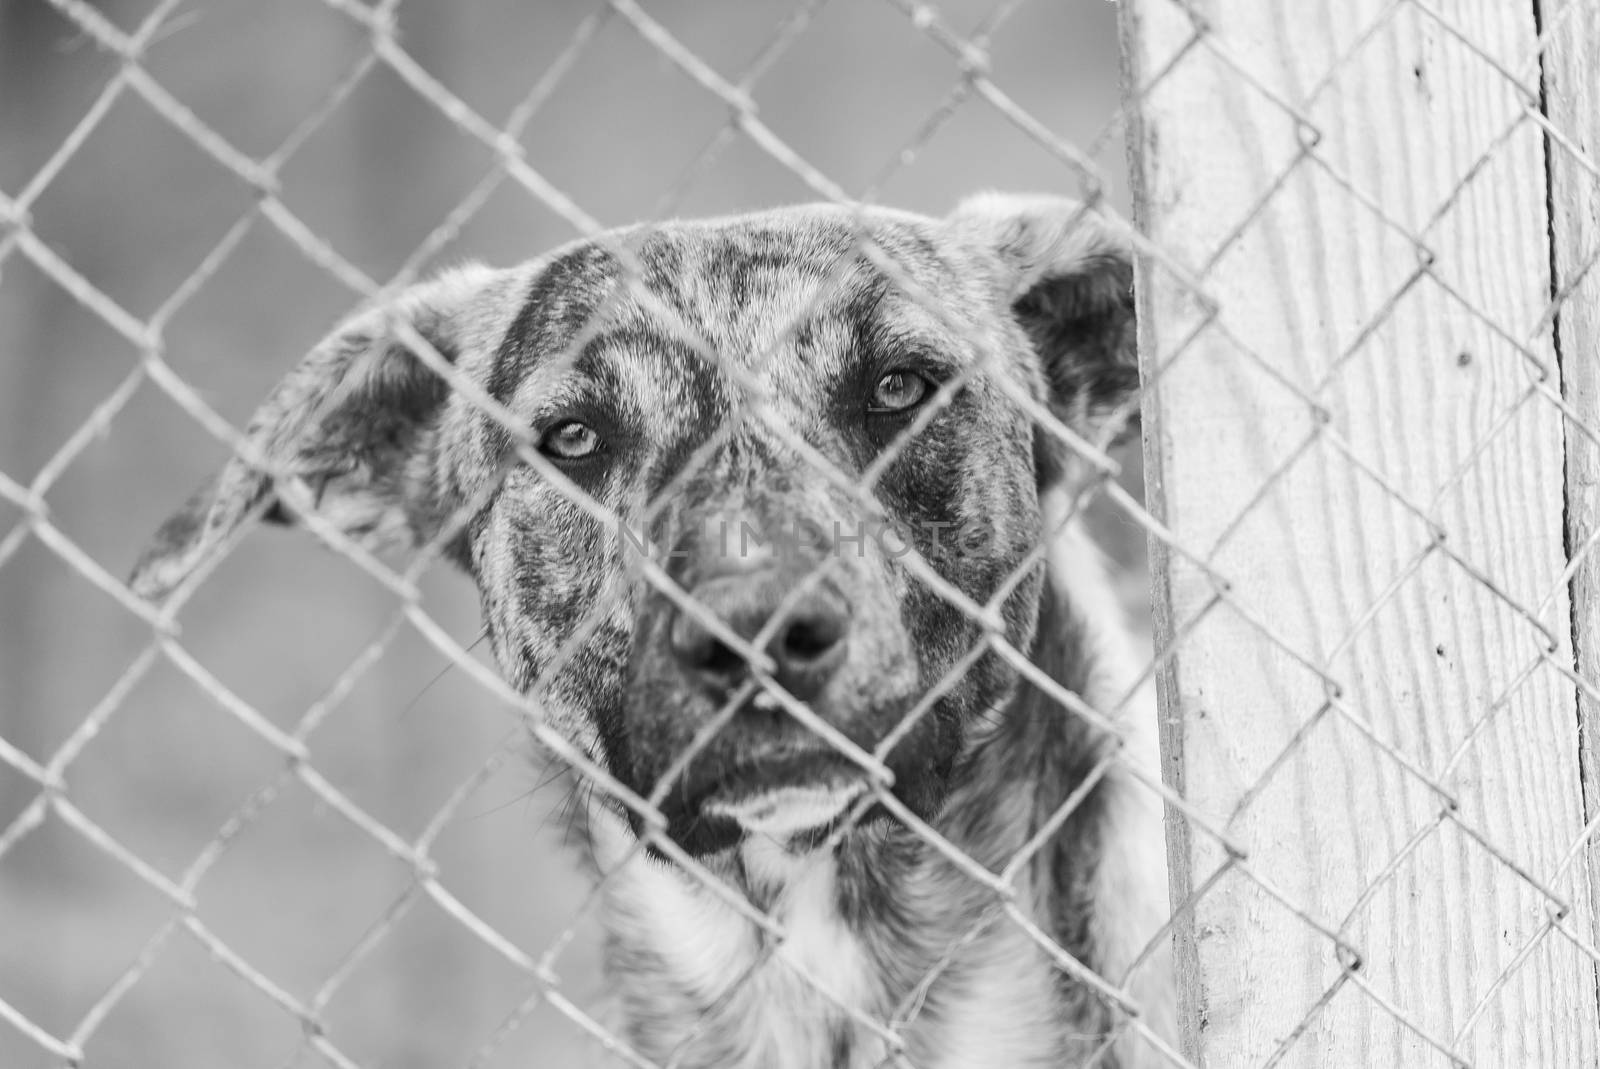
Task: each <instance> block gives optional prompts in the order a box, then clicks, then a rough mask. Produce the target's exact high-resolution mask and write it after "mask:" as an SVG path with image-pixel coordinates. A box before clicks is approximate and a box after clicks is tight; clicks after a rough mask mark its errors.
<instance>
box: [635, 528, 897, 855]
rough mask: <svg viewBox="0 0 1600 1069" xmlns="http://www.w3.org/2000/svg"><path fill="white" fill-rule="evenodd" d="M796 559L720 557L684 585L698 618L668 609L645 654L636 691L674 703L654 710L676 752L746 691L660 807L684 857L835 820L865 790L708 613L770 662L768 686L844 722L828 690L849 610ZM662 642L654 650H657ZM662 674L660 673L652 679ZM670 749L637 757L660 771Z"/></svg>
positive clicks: (847, 643) (833, 686)
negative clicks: (668, 722)
mask: <svg viewBox="0 0 1600 1069" xmlns="http://www.w3.org/2000/svg"><path fill="white" fill-rule="evenodd" d="M811 571H812V569H811V567H809V566H808V565H807V563H806V562H804V561H789V560H785V559H783V558H781V557H771V556H769V557H763V558H759V559H756V560H749V559H745V558H726V559H721V560H717V561H715V562H714V565H713V566H712V567H711V568H709V569H703V570H702V571H701V572H700V574H699V575H698V576H697V577H696V578H697V581H696V582H695V583H694V584H693V585H692V586H691V587H690V588H689V591H688V593H689V595H690V597H691V598H692V599H693V601H694V604H695V606H696V610H697V611H691V610H689V609H687V608H685V607H682V606H672V607H671V608H670V619H669V621H668V622H667V624H666V626H665V627H663V628H659V629H657V630H656V631H655V635H656V637H655V640H654V641H655V643H656V645H657V647H658V648H657V649H654V650H649V651H644V652H645V654H646V657H647V660H648V664H649V669H648V674H649V675H652V676H654V677H656V678H654V679H653V680H650V681H649V682H650V683H651V684H653V685H650V686H647V687H646V688H645V691H646V692H647V693H650V694H653V695H657V696H661V697H663V698H666V704H667V705H669V706H672V707H675V708H667V709H656V710H652V711H651V715H654V716H658V717H659V716H667V717H671V718H672V719H673V720H674V721H675V727H676V729H677V730H675V731H673V732H670V734H671V735H674V736H676V739H677V740H678V741H679V742H680V745H679V752H681V750H682V748H684V747H686V746H688V745H690V742H689V740H690V738H691V737H692V736H693V735H694V733H695V729H697V728H698V727H700V726H703V725H704V724H705V723H706V722H708V721H709V720H710V718H711V717H713V716H715V715H716V713H717V712H718V711H719V710H723V709H725V708H726V706H727V703H728V702H730V701H733V700H736V699H738V697H739V695H740V693H741V691H749V693H746V694H745V696H744V697H743V698H742V700H740V704H739V707H738V708H737V709H735V710H734V711H733V714H732V718H731V720H729V722H728V723H726V724H725V725H723V727H722V728H721V729H720V730H719V731H718V732H717V733H716V734H715V735H714V736H713V737H712V738H710V739H709V740H706V741H705V742H704V748H703V749H702V750H700V751H699V752H698V753H696V754H695V756H694V757H693V758H692V759H691V760H690V761H689V763H688V765H687V766H686V767H685V769H684V770H683V772H682V774H681V775H679V776H678V777H677V779H676V781H675V782H674V783H672V784H671V785H670V786H669V789H668V791H667V793H666V795H665V797H664V798H663V800H662V803H661V809H662V812H663V814H664V815H665V816H666V817H667V820H668V834H669V835H671V837H672V838H673V839H675V840H676V841H677V842H678V843H679V844H680V845H682V846H683V847H684V848H685V849H687V850H689V851H691V852H693V853H707V852H710V851H713V850H717V849H720V848H722V847H725V846H728V845H731V844H732V843H734V842H736V841H738V839H739V838H741V837H742V836H743V835H745V834H764V835H769V836H772V837H774V838H778V839H783V840H788V839H792V838H794V837H796V836H800V835H803V834H805V833H808V832H817V831H819V830H823V829H826V828H828V827H829V826H831V825H832V824H834V823H835V822H836V821H838V820H839V818H841V817H842V816H843V815H844V814H845V812H846V811H847V810H848V809H849V806H850V804H851V803H852V802H853V801H854V800H855V799H856V798H858V797H859V796H860V795H861V794H862V793H863V792H864V791H865V790H866V779H865V776H864V774H863V773H862V771H861V769H860V768H859V767H857V766H856V765H854V764H853V763H852V762H850V761H849V760H848V759H846V758H845V757H844V756H843V755H841V754H839V753H838V752H837V751H836V750H835V749H834V748H833V747H832V745H831V744H829V743H828V742H827V741H825V740H823V739H822V738H819V737H818V736H817V735H816V734H815V733H814V732H812V731H811V730H810V729H808V728H807V727H805V726H804V725H803V724H801V723H799V722H798V721H797V720H796V719H795V718H794V717H793V716H792V715H791V714H790V713H789V712H788V711H787V710H786V709H785V708H784V707H783V702H782V701H781V700H780V698H779V697H778V696H777V695H775V694H774V693H772V692H771V691H769V690H768V689H766V686H765V685H764V684H757V685H756V686H754V687H753V688H752V687H751V684H752V683H753V682H754V681H755V679H756V673H755V671H754V669H753V667H752V665H751V664H750V663H749V661H748V660H747V659H746V657H745V656H744V655H743V654H742V653H741V652H740V651H739V650H738V649H735V648H734V646H733V645H732V644H730V643H728V642H725V641H724V640H723V638H722V637H721V636H719V635H718V633H717V631H718V629H717V628H716V627H713V626H712V625H711V624H710V623H709V622H708V618H712V617H714V618H715V619H716V620H717V621H720V623H721V625H722V627H724V628H726V630H727V631H730V632H732V633H733V634H734V635H737V636H738V637H739V638H740V639H743V640H744V641H745V642H746V643H749V644H750V645H751V646H754V647H755V648H756V649H758V650H760V651H761V652H762V653H764V654H765V655H766V656H767V658H768V659H769V662H768V671H769V673H770V679H771V681H772V682H774V683H776V684H777V685H778V686H779V687H781V688H782V689H783V690H784V691H786V692H787V693H788V694H789V696H791V697H792V698H794V699H796V700H798V701H801V702H804V703H806V704H807V705H809V706H810V707H811V708H812V709H813V711H815V712H816V713H817V715H818V716H820V717H822V718H823V719H825V720H827V721H828V722H830V723H833V724H837V725H841V726H844V725H845V724H846V723H847V722H848V721H850V720H851V717H849V716H848V715H846V713H845V711H844V710H843V709H842V708H841V707H840V700H841V698H842V697H846V696H841V695H839V694H837V693H836V691H837V690H838V689H840V688H839V686H838V684H839V683H840V682H841V676H842V670H843V669H844V667H845V665H846V664H847V662H848V661H849V659H850V652H851V633H852V626H853V618H854V614H853V612H852V606H851V602H850V599H849V598H848V597H847V596H846V594H845V592H844V591H842V590H841V589H839V587H838V586H837V585H836V584H834V583H833V582H831V581H829V580H827V579H824V578H821V577H818V576H815V575H812V574H811ZM661 646H664V647H665V649H661V648H659V647H661ZM663 677H666V678H663ZM676 756H677V754H676V753H674V754H670V755H662V754H637V753H636V755H635V760H636V765H648V766H654V768H655V769H656V770H658V771H659V770H660V769H662V768H663V767H665V766H666V765H668V764H670V762H671V760H672V759H673V758H674V757H676Z"/></svg>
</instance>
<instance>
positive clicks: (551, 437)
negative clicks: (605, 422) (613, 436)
mask: <svg viewBox="0 0 1600 1069" xmlns="http://www.w3.org/2000/svg"><path fill="white" fill-rule="evenodd" d="M599 448H600V435H599V434H597V433H596V432H595V430H594V428H593V427H590V426H589V425H588V424H587V423H579V422H578V421H577V420H575V419H569V420H567V421H566V422H565V423H558V424H556V425H555V426H554V427H551V428H550V429H549V430H548V431H546V432H545V436H544V438H542V439H541V440H540V441H539V452H541V453H543V454H544V455H545V456H547V457H554V458H556V459H557V460H582V459H583V458H584V457H588V456H593V455H594V454H595V452H597V451H598V450H599Z"/></svg>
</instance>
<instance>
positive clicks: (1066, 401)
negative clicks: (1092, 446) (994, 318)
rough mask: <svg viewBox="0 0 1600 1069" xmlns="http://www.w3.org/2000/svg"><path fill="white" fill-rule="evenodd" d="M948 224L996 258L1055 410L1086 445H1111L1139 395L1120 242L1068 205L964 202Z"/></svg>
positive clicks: (1096, 217)
mask: <svg viewBox="0 0 1600 1069" xmlns="http://www.w3.org/2000/svg"><path fill="white" fill-rule="evenodd" d="M951 222H952V224H953V225H955V226H956V227H957V228H958V229H959V230H961V231H962V232H963V233H965V235H966V236H967V237H968V238H970V239H972V240H976V241H977V242H978V243H980V244H981V245H985V246H987V247H988V248H989V250H990V251H991V252H993V253H994V254H995V255H996V256H997V257H998V258H999V261H1000V265H1001V283H1002V285H1003V286H1005V287H1006V297H1007V298H1008V299H1009V300H1010V302H1011V310H1012V313H1013V314H1014V315H1015V316H1016V317H1017V320H1018V321H1019V322H1020V324H1021V326H1022V328H1023V330H1024V331H1025V332H1026V333H1027V335H1028V337H1029V339H1030V340H1031V341H1032V342H1033V346H1034V348H1035V349H1036V350H1037V351H1038V353H1039V359H1040V364H1041V367H1042V370H1043V372H1044V377H1045V382H1046V386H1047V388H1048V390H1049V395H1050V396H1049V403H1050V408H1051V411H1053V412H1054V413H1055V414H1056V417H1057V418H1058V419H1060V420H1061V421H1062V422H1063V423H1065V424H1066V425H1067V426H1069V427H1071V428H1072V429H1073V430H1074V431H1076V432H1077V433H1078V434H1080V435H1082V436H1083V437H1085V438H1087V439H1089V440H1090V441H1091V442H1096V443H1098V444H1106V443H1108V442H1109V441H1111V440H1113V439H1115V438H1116V437H1117V436H1118V435H1119V434H1121V433H1122V432H1123V431H1124V430H1125V426H1124V424H1126V423H1127V419H1126V417H1127V415H1129V414H1131V413H1126V412H1122V411H1119V409H1121V408H1122V407H1123V406H1124V405H1125V404H1127V403H1128V402H1129V401H1130V400H1131V399H1132V398H1133V396H1134V395H1135V394H1136V393H1137V392H1138V389H1139V364H1138V358H1137V354H1136V350H1135V347H1134V343H1135V339H1134V318H1133V261H1132V258H1131V256H1130V254H1129V248H1128V244H1127V241H1126V240H1125V238H1124V237H1123V236H1122V235H1121V233H1119V232H1118V230H1117V229H1116V228H1115V227H1114V226H1113V225H1112V223H1111V222H1110V221H1109V220H1107V219H1106V218H1105V217H1104V216H1102V215H1100V214H1099V213H1098V212H1096V211H1093V210H1086V209H1085V208H1084V206H1083V205H1082V204H1080V203H1079V202H1078V201H1075V200H1069V199H1067V198H1065V197H1051V196H1018V195H1010V194H1002V193H982V194H979V195H977V196H975V197H971V198H969V199H967V200H965V201H963V202H962V203H961V205H960V206H959V207H958V208H957V209H956V210H955V212H954V214H953V215H952V216H951ZM1041 433H1043V432H1041ZM1052 452H1054V450H1052Z"/></svg>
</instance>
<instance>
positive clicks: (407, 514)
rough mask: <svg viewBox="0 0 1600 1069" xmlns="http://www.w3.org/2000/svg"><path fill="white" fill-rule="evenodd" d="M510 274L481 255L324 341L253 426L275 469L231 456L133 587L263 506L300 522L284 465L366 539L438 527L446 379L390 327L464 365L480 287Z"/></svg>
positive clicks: (154, 581) (384, 540) (160, 542)
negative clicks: (437, 460) (286, 494)
mask: <svg viewBox="0 0 1600 1069" xmlns="http://www.w3.org/2000/svg"><path fill="white" fill-rule="evenodd" d="M502 274H503V272H498V271H493V270H491V269H489V268H486V267H482V266H478V265H472V266H466V267H459V268H455V269H452V270H450V271H448V272H445V273H444V274H441V275H440V276H439V277H437V278H435V279H434V280H432V281H430V282H425V283H421V284H419V285H416V286H413V287H411V288H410V289H408V290H405V291H404V292H402V293H401V294H399V296H397V297H395V298H394V299H393V300H392V301H391V302H389V303H388V304H387V305H385V306H382V307H376V308H371V309H369V310H367V311H364V312H362V313H359V314H357V315H355V316H353V317H352V318H350V319H349V320H347V321H345V322H344V323H343V324H341V325H340V326H339V327H338V328H337V329H335V330H334V331H333V332H332V333H331V334H329V335H328V336H327V337H326V338H324V339H323V340H322V342H321V343H319V344H318V345H317V347H316V348H315V349H313V350H312V351H311V353H310V355H308V356H307V357H306V358H305V359H304V360H302V361H301V362H300V364H299V366H297V367H296V368H295V369H294V370H293V371H291V372H290V373H289V375H288V376H287V377H286V378H285V379H284V380H283V381H282V382H281V383H279V384H278V386H277V388H276V389H274V390H273V392H272V394H271V395H270V396H269V397H268V398H267V400H266V402H265V403H263V404H262V406H261V407H260V408H259V409H257V411H256V413H255V415H254V416H253V417H251V420H250V424H249V426H248V427H247V428H246V430H245V438H246V440H247V441H248V442H249V443H250V445H251V446H252V447H253V449H254V451H255V453H256V454H257V455H258V458H259V460H261V461H264V462H265V464H266V465H267V466H268V467H270V469H271V472H272V474H269V473H268V472H267V471H264V470H262V469H261V468H259V467H256V466H254V465H253V464H252V463H250V462H249V461H247V460H246V459H244V458H242V457H235V458H234V459H232V460H230V461H229V462H228V463H227V464H226V465H224V466H223V468H222V470H221V471H220V472H218V473H217V474H216V475H215V476H213V477H212V478H211V479H209V480H207V481H206V483H205V484H204V485H203V486H201V488H200V489H199V491H198V492H196V493H195V495H194V496H193V497H192V498H190V499H189V502H188V503H187V504H186V505H184V506H183V508H182V509H180V510H179V511H178V512H177V514H176V515H174V516H172V517H171V518H170V519H168V520H167V522H166V523H164V524H163V525H162V526H161V529H160V530H159V531H158V532H157V533H156V535H155V538H154V540H153V545H151V546H150V548H149V549H147V550H146V551H145V554H144V556H143V557H142V558H141V559H140V560H139V563H138V565H137V566H135V568H134V571H133V576H132V578H131V579H130V580H129V583H130V586H131V587H132V589H133V591H134V593H136V594H139V595H140V596H142V597H146V598H152V599H154V598H160V597H163V596H165V595H166V594H167V593H169V592H170V591H171V590H172V589H173V588H174V587H176V586H177V585H178V584H179V583H181V582H182V581H183V580H184V578H185V577H187V576H188V575H189V574H190V573H191V572H193V571H194V570H195V568H197V567H198V566H199V565H200V563H201V562H202V561H204V560H205V559H206V557H207V556H208V554H209V553H210V552H211V551H213V550H214V549H215V548H217V546H218V545H219V543H221V542H222V541H223V539H225V538H227V537H228V535H229V534H231V533H232V532H233V531H234V530H235V529H236V528H238V527H239V526H240V525H241V524H243V523H245V522H246V521H248V520H250V519H252V518H254V517H256V516H262V517H264V518H265V519H267V520H269V521H273V522H279V523H291V522H293V520H294V513H293V511H292V509H291V508H289V507H288V506H287V505H286V504H285V502H284V501H283V500H282V499H281V498H280V497H279V496H278V495H277V493H276V492H275V490H274V485H275V482H274V480H275V476H276V477H277V478H294V479H298V480H302V481H303V482H304V483H305V488H306V490H307V491H308V494H309V497H310V499H311V500H313V501H314V502H315V511H316V514H317V515H318V516H319V517H320V518H321V519H323V520H325V521H327V522H328V523H331V524H332V525H333V526H334V527H336V528H337V529H338V530H340V531H341V532H342V533H344V534H345V535H347V536H348V537H350V538H352V539H354V540H355V541H357V542H358V543H360V544H362V545H364V546H368V547H370V548H374V549H376V548H382V547H385V546H393V545H396V544H399V545H418V544H421V543H423V542H425V541H427V540H428V539H429V538H431V537H432V536H433V535H434V534H435V533H436V532H437V530H438V528H439V525H440V523H441V521H442V519H443V518H444V517H443V514H444V512H445V511H446V506H445V504H444V503H443V502H442V501H441V500H440V493H439V487H438V486H437V485H436V482H437V479H438V475H437V471H436V467H435V465H434V457H433V453H434V449H433V448H432V447H433V444H434V442H435V440H436V438H437V436H438V433H439V417H440V415H441V414H442V412H443V409H444V404H445V401H446V399H447V398H448V396H449V392H450V387H449V384H448V383H447V382H446V381H445V380H444V379H443V378H442V377H440V376H439V375H438V374H437V373H436V372H435V371H433V370H432V369H431V368H429V367H428V366H427V365H426V364H424V363H423V361H422V358H420V357H418V356H417V355H416V354H415V353H413V352H412V351H411V349H409V348H408V347H407V346H406V345H405V343H404V342H403V341H401V340H400V339H399V338H398V337H397V336H396V334H397V333H398V330H397V328H396V327H395V326H393V324H395V323H404V324H406V325H408V326H409V327H410V328H411V329H413V330H415V331H416V333H417V334H418V335H420V336H421V337H422V338H423V339H424V340H426V341H427V342H428V343H429V344H431V345H432V346H433V348H434V349H435V350H436V351H437V352H438V353H439V355H441V356H443V357H444V358H445V359H446V360H448V361H451V362H452V363H454V362H455V361H456V358H457V356H458V354H459V353H460V352H461V351H462V348H463V346H464V345H466V344H468V343H469V342H471V341H473V340H475V339H477V338H478V335H479V334H480V333H482V328H483V321H484V312H483V309H482V307H481V305H482V297H483V295H484V294H485V292H486V291H487V290H488V289H489V288H490V287H491V286H492V285H493V283H494V281H495V280H496V279H497V278H498V277H500V276H501V275H502ZM491 344H492V343H491ZM302 500H304V498H302Z"/></svg>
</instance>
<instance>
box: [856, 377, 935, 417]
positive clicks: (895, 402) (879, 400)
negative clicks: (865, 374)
mask: <svg viewBox="0 0 1600 1069" xmlns="http://www.w3.org/2000/svg"><path fill="white" fill-rule="evenodd" d="M933 389H934V387H933V383H931V382H929V381H928V380H927V379H925V378H923V377H922V376H921V375H919V374H917V373H916V372H915V371H891V372H889V373H888V374H887V375H885V376H883V378H881V379H879V380H878V385H877V386H875V387H874V388H873V390H872V403H871V404H869V405H868V406H867V411H869V412H904V411H906V410H907V409H911V408H915V407H916V406H917V405H920V404H921V403H922V402H924V401H926V400H927V399H928V398H929V397H930V396H932V394H933Z"/></svg>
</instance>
